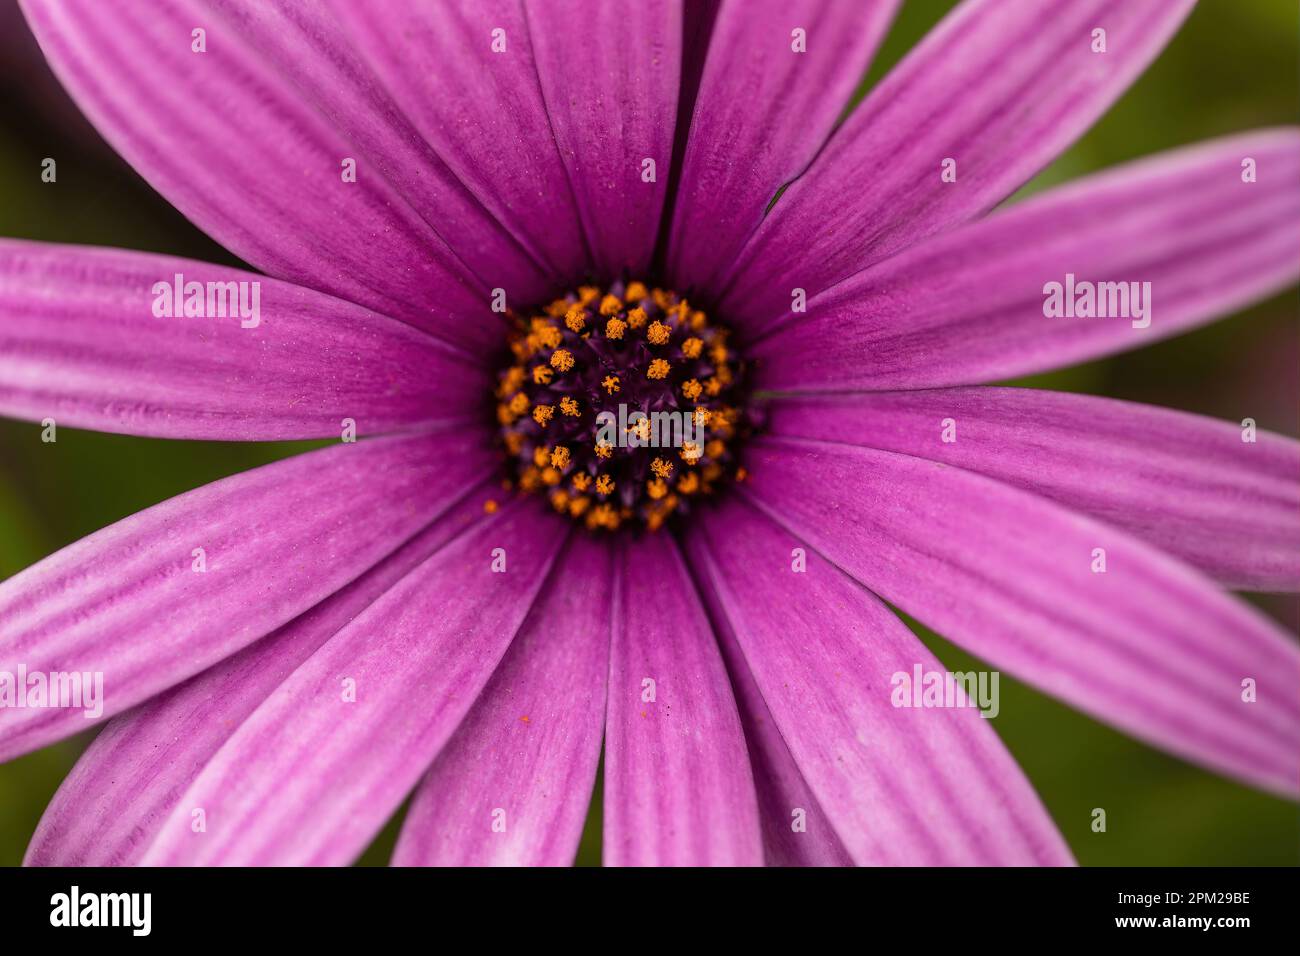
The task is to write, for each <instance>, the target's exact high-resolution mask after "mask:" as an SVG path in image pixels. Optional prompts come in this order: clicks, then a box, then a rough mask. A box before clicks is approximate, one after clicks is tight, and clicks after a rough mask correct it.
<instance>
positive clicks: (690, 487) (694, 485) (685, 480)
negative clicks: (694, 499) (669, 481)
mask: <svg viewBox="0 0 1300 956" xmlns="http://www.w3.org/2000/svg"><path fill="white" fill-rule="evenodd" d="M677 490H678V491H680V492H681V493H682V494H684V495H693V494H695V492H697V491H699V490H700V476H699V475H697V474H696V473H695V472H693V471H688V472H687V473H686V474H685V475H684V476H683V477H682V479H681V481H679V482H677Z"/></svg>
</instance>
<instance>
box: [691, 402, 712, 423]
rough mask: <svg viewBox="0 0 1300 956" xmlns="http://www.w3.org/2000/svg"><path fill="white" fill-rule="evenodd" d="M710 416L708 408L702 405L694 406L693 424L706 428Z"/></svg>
mask: <svg viewBox="0 0 1300 956" xmlns="http://www.w3.org/2000/svg"><path fill="white" fill-rule="evenodd" d="M712 417H713V416H712V415H711V414H710V413H709V410H708V409H707V408H705V407H704V406H703V405H696V406H695V424H696V425H697V426H698V427H700V428H707V427H708V426H709V419H710V418H712Z"/></svg>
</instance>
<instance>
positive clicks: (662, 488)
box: [645, 478, 668, 499]
mask: <svg viewBox="0 0 1300 956" xmlns="http://www.w3.org/2000/svg"><path fill="white" fill-rule="evenodd" d="M645 490H646V492H647V493H649V495H650V497H651V498H655V499H658V498H662V497H663V496H664V495H666V494H668V484H667V482H665V481H664V480H663V479H662V478H655V479H652V480H651V481H648V482H646V486H645Z"/></svg>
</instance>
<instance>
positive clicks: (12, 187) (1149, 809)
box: [0, 0, 1300, 865]
mask: <svg viewBox="0 0 1300 956" xmlns="http://www.w3.org/2000/svg"><path fill="white" fill-rule="evenodd" d="M845 2H853V0H845ZM952 5H953V4H952V3H950V2H942V0H911V2H909V3H906V4H905V5H904V9H903V11H902V13H901V14H900V15H899V18H898V20H897V21H896V23H895V25H894V28H893V30H892V32H891V34H890V36H889V38H888V39H887V41H886V43H885V46H884V48H883V51H882V53H881V55H880V56H879V57H878V58H877V60H876V62H875V63H874V64H873V65H872V68H871V70H870V72H869V73H868V75H867V76H866V77H864V79H863V84H862V88H861V90H860V91H859V94H861V93H862V92H865V91H866V90H867V89H869V88H870V87H871V85H872V84H874V83H875V82H876V81H877V80H878V79H879V78H880V76H881V75H882V73H883V71H884V70H885V69H886V68H887V67H888V66H889V65H891V64H893V63H895V62H897V60H898V59H899V58H900V57H901V56H902V55H903V54H904V53H905V52H906V51H907V50H908V49H909V48H910V47H911V46H912V45H913V44H914V43H915V42H916V41H917V39H918V38H919V37H920V36H922V35H923V34H924V32H925V31H926V30H927V29H928V28H929V27H930V26H932V25H933V24H934V23H935V22H936V21H937V20H938V19H939V18H940V17H941V16H942V15H943V14H944V12H946V10H947V9H948V8H949V7H951V6H952ZM30 44H31V41H30V37H28V36H27V35H26V33H25V28H24V27H23V26H22V25H21V21H20V20H18V19H16V17H15V11H14V4H13V0H0V104H3V105H2V106H0V236H17V237H22V238H30V239H42V240H50V241H57V242H71V243H89V244H101V245H109V246H120V247H127V248H135V249H145V250H150V251H154V252H162V253H171V254H175V255H182V256H191V257H194V258H199V259H205V260H208V261H213V262H223V263H229V264H239V263H238V260H236V259H235V258H233V257H232V256H231V255H229V254H228V253H226V252H225V251H224V250H222V249H221V248H220V247H219V246H217V245H216V244H215V243H214V242H212V241H211V240H210V239H208V238H207V237H206V236H204V235H203V234H202V233H200V232H199V231H198V230H197V229H195V228H194V227H193V226H191V225H189V224H188V223H187V222H186V220H185V219H184V218H183V217H182V216H181V215H180V214H179V213H177V212H175V211H174V210H173V209H171V207H170V206H168V205H167V204H166V202H164V201H163V200H162V199H161V198H159V197H158V196H157V195H156V194H154V193H153V192H152V190H150V188H149V187H148V186H147V185H146V184H145V183H144V182H143V181H142V180H141V179H139V177H137V176H136V175H135V174H134V173H132V172H131V171H130V170H129V169H128V168H127V167H126V166H125V165H124V164H123V163H122V162H121V161H120V160H118V159H117V158H116V157H115V156H114V155H113V153H112V151H111V150H110V149H109V148H108V147H107V146H105V145H104V144H103V143H102V141H100V140H99V139H98V137H97V136H96V135H95V134H94V132H93V131H92V130H91V129H90V128H89V126H88V125H86V124H85V122H84V120H82V119H81V118H80V116H79V115H78V113H77V112H76V109H75V108H74V107H72V106H71V104H69V103H67V102H66V100H64V99H63V98H62V94H61V93H60V92H59V91H58V88H57V85H56V84H55V83H54V81H53V79H52V78H51V77H50V76H49V75H48V73H46V72H45V70H44V68H43V66H42V65H41V63H40V61H39V58H38V57H36V56H35V55H34V51H33V49H32V47H31V45H30ZM1298 50H1300V8H1298V6H1297V4H1296V3H1294V2H1291V0H1240V2H1238V0H1202V3H1201V4H1200V6H1199V7H1198V8H1197V10H1196V11H1195V12H1194V13H1193V14H1192V16H1191V18H1190V19H1189V20H1188V22H1187V24H1186V25H1185V26H1184V28H1183V30H1182V31H1181V33H1180V34H1179V35H1178V36H1177V37H1176V38H1175V39H1174V41H1173V43H1172V44H1171V45H1170V47H1169V48H1168V49H1167V50H1166V51H1165V53H1164V54H1163V55H1162V56H1161V57H1160V59H1159V60H1158V61H1157V62H1156V63H1155V64H1154V66H1152V68H1151V69H1150V70H1149V71H1148V72H1147V73H1146V75H1145V76H1143V77H1142V78H1141V79H1140V80H1139V81H1138V82H1137V83H1136V84H1135V85H1134V86H1133V88H1132V89H1131V90H1130V91H1129V92H1128V93H1127V94H1126V95H1125V96H1124V97H1123V98H1122V99H1121V100H1120V101H1119V103H1118V104H1117V105H1116V106H1115V107H1114V108H1113V109H1112V110H1111V111H1110V113H1109V114H1108V115H1107V116H1106V117H1105V118H1103V119H1102V120H1101V121H1100V122H1099V123H1098V124H1097V125H1096V126H1095V127H1094V128H1093V129H1092V130H1091V131H1090V132H1089V133H1088V134H1087V135H1085V136H1084V137H1083V139H1082V140H1081V141H1080V142H1079V143H1078V144H1076V145H1075V146H1074V147H1073V148H1072V149H1071V150H1070V151H1069V152H1068V153H1066V154H1065V155H1064V156H1062V157H1061V158H1060V159H1059V160H1058V161H1057V162H1056V163H1055V164H1053V165H1052V166H1051V167H1050V168H1049V169H1047V170H1046V171H1044V172H1043V173H1042V174H1041V175H1040V176H1039V177H1038V178H1037V179H1035V180H1034V182H1032V183H1031V184H1029V186H1027V187H1026V189H1025V190H1024V192H1032V191H1035V190H1038V189H1042V188H1044V187H1045V186H1050V185H1054V184H1056V183H1059V182H1062V181H1064V180H1068V179H1072V178H1074V177H1076V176H1079V175H1083V174H1086V173H1089V172H1092V171H1094V170H1097V169H1100V168H1102V167H1105V166H1109V165H1112V164H1114V163H1118V162H1122V161H1125V160H1128V159H1132V158H1135V157H1138V156H1142V155H1145V154H1148V153H1152V152H1156V151H1159V150H1162V149H1167V148H1170V147H1174V146H1178V145H1181V144H1183V143H1188V142H1193V141H1196V140H1199V139H1203V138H1207V137H1211V136H1218V135H1223V134H1227V133H1232V132H1235V131H1239V130H1245V129H1249V128H1252V127H1257V126H1265V125H1275V124H1280V123H1295V122H1297V120H1298V119H1300V92H1298V91H1300V85H1298V79H1297V78H1298V76H1300V54H1298ZM46 156H53V157H55V158H56V159H57V160H58V183H57V184H56V185H46V184H42V183H41V182H40V180H39V172H40V163H41V160H42V159H43V158H44V157H46ZM1298 347H1300V323H1298V322H1297V292H1296V290H1295V289H1292V290H1290V291H1289V292H1287V293H1286V294H1285V295H1280V296H1277V297H1275V298H1273V299H1271V300H1269V301H1267V302H1264V303H1261V304H1260V305H1257V306H1256V307H1254V308H1252V309H1249V310H1247V311H1245V312H1242V313H1240V314H1238V315H1236V316H1233V317H1231V318H1228V319H1225V320H1224V321H1222V322H1220V323H1218V324H1216V325H1214V326H1211V327H1209V328H1206V329H1202V330H1200V331H1198V332H1194V333H1192V334H1190V335H1186V336H1183V337H1181V338H1178V339H1175V340H1173V341H1168V342H1164V343H1160V344H1157V345H1155V346H1152V347H1150V348H1147V349H1145V350H1143V351H1141V352H1136V353H1131V354H1128V355H1123V356H1119V357H1116V358H1112V359H1107V360H1105V361H1102V362H1096V363H1092V364H1089V365H1085V366H1081V367H1079V368H1075V369H1071V370H1068V371H1065V372H1060V373H1055V374H1052V375H1048V376H1039V377H1037V378H1034V379H1032V380H1026V382H1023V383H1019V384H1034V385H1040V386H1043V387H1050V388H1056V389H1062V390H1069V391H1086V392H1092V393H1097V394H1104V395H1111V396H1115V397H1119V398H1126V399H1131V400H1135V401H1143V402H1150V403H1152V404H1157V405H1166V406H1171V407H1177V408H1184V409H1187V410H1190V411H1195V412H1200V413H1202V414H1206V415H1213V416H1216V417H1220V418H1225V419H1230V420H1234V421H1240V420H1241V419H1242V418H1243V417H1246V416H1250V417H1253V418H1255V419H1256V421H1258V422H1259V424H1260V426H1261V427H1263V428H1268V429H1271V430H1273V431H1277V432H1281V433H1284V434H1288V435H1297V434H1300V421H1298V416H1300V366H1298V364H1297V355H1298V354H1300V352H1298ZM301 447H304V446H299V445H291V444H245V445H240V444H225V443H210V442H179V441H161V440H153V439H141V438H127V437H122V436H115V435H99V434H94V433H91V432H82V431H75V430H72V429H63V428H61V429H60V430H59V440H58V442H57V443H56V444H43V443H42V442H41V441H40V434H39V427H38V426H36V425H32V424H22V423H16V422H11V421H7V420H2V419H0V579H3V578H6V577H8V576H10V575H12V574H14V573H16V572H17V571H19V570H21V569H22V568H24V567H26V566H27V565H29V564H32V563H34V562H35V561H37V560H39V559H41V558H42V557H44V556H46V555H48V554H50V553H52V552H53V551H56V550H57V549H59V548H61V547H63V546H64V545H67V544H69V543H71V542H73V541H75V540H77V539H78V538H80V537H82V536H84V535H87V534H89V533H91V532H93V531H95V530H97V529H99V528H102V527H104V526H105V525H108V524H110V523H112V522H114V521H117V520H118V519H120V518H123V517H126V516H127V515H129V514H131V513H133V512H135V511H138V510H140V509H142V508H145V507H148V506H149V505H152V504H155V503H157V502H159V501H162V500H163V499H165V498H169V497H171V496H173V495H176V494H179V493H181V492H183V491H186V490H189V489H191V488H194V487H197V486H199V485H201V484H204V483H206V482H209V481H213V480H215V479H217V478H221V477H224V476H226V475H230V474H233V473H235V472H239V471H243V470H245V469H247V468H250V467H253V466H256V465H260V464H264V463H266V462H269V461H272V460H275V459H277V458H281V457H284V456H285V455H288V454H291V453H294V452H295V451H298V450H300V448H301ZM1252 600H1255V601H1256V602H1257V603H1258V604H1260V606H1262V607H1263V608H1264V609H1265V610H1266V611H1267V612H1268V613H1269V614H1272V615H1273V616H1275V617H1277V618H1278V619H1280V620H1282V621H1283V622H1285V624H1286V626H1287V627H1288V629H1289V630H1290V631H1291V632H1292V633H1295V632H1296V630H1297V627H1298V626H1300V599H1297V598H1292V597H1273V596H1266V597H1257V598H1252ZM918 633H920V634H921V635H922V636H923V638H924V639H925V640H926V641H927V643H929V644H930V646H931V648H932V649H933V650H934V651H935V652H936V653H937V654H938V656H939V657H940V659H941V660H943V661H944V662H945V664H946V665H947V666H949V667H950V668H953V669H961V670H966V669H970V668H972V667H975V666H979V665H978V664H977V663H976V662H974V661H973V660H972V659H971V658H969V657H968V656H967V655H965V654H963V653H962V652H960V651H958V650H956V649H955V648H953V647H952V646H951V645H949V644H947V643H946V642H944V641H942V640H941V639H939V638H937V637H935V636H934V635H932V634H929V633H928V632H926V631H924V629H921V628H918ZM994 723H995V726H996V728H997V730H998V732H999V733H1000V734H1001V735H1002V738H1003V739H1004V740H1005V741H1006V743H1007V745H1008V747H1010V749H1011V751H1012V752H1013V753H1014V754H1015V756H1016V758H1017V759H1018V760H1019V761H1020V763H1021V764H1022V765H1023V767H1024V768H1025V770H1026V772H1027V773H1028V775H1029V777H1030V779H1031V780H1032V781H1033V783H1034V784H1035V786H1036V787H1037V789H1038V792H1039V793H1040V794H1041V795H1042V798H1043V800H1044V802H1045V803H1046V804H1047V807H1048V809H1049V810H1050V811H1051V814H1052V816H1053V818H1054V819H1055V820H1056V823H1057V825H1058V826H1059V827H1060V828H1061V831H1062V832H1063V833H1064V835H1065V837H1066V839H1067V840H1068V842H1069V844H1070V846H1071V847H1072V849H1073V850H1074V853H1075V855H1076V856H1077V857H1078V859H1079V861H1080V862H1081V863H1084V864H1099V865H1138V864H1148V865H1187V864H1209V865H1219V864H1289V865H1294V864H1295V863H1296V862H1297V860H1298V853H1300V818H1298V817H1297V812H1296V807H1295V805H1293V804H1290V803H1287V802H1285V801H1282V800H1278V799H1275V798H1272V797H1268V796H1264V795H1261V794H1259V793H1255V792H1252V791H1251V790H1248V789H1246V788H1244V787H1241V786H1238V785H1237V784H1234V783H1230V782H1227V781H1224V780H1221V779H1219V778H1216V777H1214V776H1212V775H1210V774H1208V773H1205V772H1202V771H1200V770H1198V769H1196V768H1193V767H1191V766H1189V765H1187V764H1185V763H1182V762H1181V761H1178V760H1175V759H1173V758H1171V757H1167V756H1165V755H1163V754H1161V753H1158V752H1156V751H1154V750H1151V749H1150V748H1148V747H1145V746H1143V745H1142V744H1139V743H1136V742H1134V741H1132V740H1129V739H1128V738H1126V737H1123V736H1121V735H1120V734H1118V733H1115V732H1114V731H1112V730H1110V729H1108V728H1106V727H1103V726H1101V725H1099V724H1097V723H1096V722H1094V721H1092V720H1090V719H1088V718H1086V717H1083V716H1081V715H1079V714H1077V713H1075V712H1073V711H1071V710H1070V709H1068V708H1066V707H1064V706H1062V705H1061V704H1058V703H1056V702H1055V701H1052V700H1050V699H1048V698H1046V697H1044V696H1042V695H1041V694H1038V693H1036V692H1034V691H1032V690H1030V689H1028V688H1026V687H1024V686H1022V685H1020V684H1017V683H1015V682H1013V681H1011V680H1009V679H1008V678H1007V677H1006V675H1003V680H1002V711H1001V714H1000V716H999V717H998V718H997V719H996V721H995V722H994ZM89 738H90V735H89V734H87V735H83V737H82V738H80V739H76V740H72V741H67V742H64V743H61V744H58V745H56V746H53V747H49V748H47V749H45V750H42V751H40V752H38V753H35V754H31V755H29V756H26V757H23V758H21V759H19V760H16V761H13V762H11V763H9V764H5V765H0V864H2V865H15V864H17V863H19V862H20V861H21V859H22V854H23V851H24V849H25V847H26V844H27V841H28V839H29V838H30V836H31V833H32V831H33V830H34V828H35V826H36V823H37V821H38V820H39V819H40V815H41V812H42V810H43V808H44V807H45V805H46V803H47V802H48V800H49V798H50V796H51V795H52V794H53V793H54V791H55V789H56V788H57V787H58V785H59V782H60V781H61V779H62V778H63V776H64V775H65V774H66V773H67V771H68V769H69V768H70V767H71V766H72V764H73V762H74V761H75V760H76V758H77V755H78V754H79V753H80V751H81V750H82V748H83V747H84V746H85V745H86V743H87V742H88V740H89ZM1093 807H1104V808H1106V811H1107V817H1108V830H1107V832H1106V833H1104V834H1096V833H1092V832H1091V829H1090V827H1089V823H1090V821H1091V816H1090V813H1091V810H1092V808H1093ZM599 808H600V800H599V790H598V791H597V798H596V800H595V801H594V804H593V811H592V815H591V819H589V821H588V825H587V830H586V835H585V836H584V840H583V845H582V848H581V850H580V852H579V863H581V864H589V865H590V864H597V863H598V862H599V859H600V842H599V834H600V810H599ZM399 816H400V814H399ZM396 823H397V821H396V820H394V821H393V822H392V823H390V825H389V826H388V827H387V828H386V829H385V831H384V833H383V834H382V835H381V836H380V837H379V838H378V839H377V840H376V842H375V845H374V846H372V847H371V849H370V850H369V851H367V853H366V854H365V856H364V857H363V859H362V861H361V862H362V864H382V863H383V862H384V861H385V860H386V858H387V853H388V850H389V848H390V847H391V845H392V841H393V839H394V836H395V832H396Z"/></svg>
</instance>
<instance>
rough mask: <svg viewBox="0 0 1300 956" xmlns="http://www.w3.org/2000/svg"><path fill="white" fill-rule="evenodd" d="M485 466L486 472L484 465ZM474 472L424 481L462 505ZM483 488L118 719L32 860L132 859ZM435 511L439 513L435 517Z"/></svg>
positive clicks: (40, 831) (74, 778)
mask: <svg viewBox="0 0 1300 956" xmlns="http://www.w3.org/2000/svg"><path fill="white" fill-rule="evenodd" d="M478 468H479V471H480V473H482V472H483V471H484V469H483V465H482V462H479V464H478ZM476 477H483V474H480V475H478V476H476V475H475V473H474V469H473V467H472V466H471V464H470V463H469V462H464V461H461V460H458V459H453V460H452V461H450V462H448V463H446V464H445V465H444V466H443V467H441V468H439V469H437V470H435V471H433V472H432V473H431V474H430V475H429V478H428V480H429V481H430V482H431V483H432V484H433V485H434V486H435V488H434V489H432V490H436V491H440V492H441V493H442V494H444V495H446V496H447V497H446V503H450V502H452V501H453V500H454V497H455V495H456V494H458V493H459V492H460V489H461V488H462V487H464V486H465V485H467V484H468V485H473V484H474V483H475V480H476ZM484 496H485V492H484V490H483V488H482V487H480V490H479V491H478V492H476V493H475V494H473V495H471V496H470V497H469V499H467V500H465V501H463V502H460V503H458V504H456V505H455V506H454V507H452V508H451V509H450V510H449V511H448V512H446V513H445V514H443V515H441V516H438V517H437V520H434V521H433V522H432V523H431V524H430V525H429V527H428V528H426V529H425V530H424V531H422V532H420V533H419V534H418V535H416V536H415V537H414V538H412V539H411V540H410V541H409V542H407V543H406V544H404V545H403V546H402V547H401V548H399V549H398V550H397V551H395V552H394V553H393V554H392V555H390V556H389V557H387V558H385V559H384V560H383V561H382V562H380V563H379V564H377V565H376V566H375V567H374V568H372V569H371V570H369V571H367V572H366V573H365V574H364V575H362V576H361V577H360V578H358V579H357V580H356V581H354V582H352V583H351V584H349V585H348V586H347V587H345V588H343V589H342V590H341V591H339V592H337V593H336V594H333V595H331V596H330V597H328V598H326V599H325V600H324V601H322V602H321V603H320V604H317V605H316V606H315V607H313V608H312V609H311V610H309V611H307V612H306V613H305V614H301V615H299V616H298V617H296V618H294V619H293V620H292V621H290V622H289V623H288V624H286V625H285V626H284V627H282V628H280V629H279V630H277V631H276V632H275V633H274V634H270V635H268V636H267V637H265V638H263V639H262V640H260V641H258V642H257V643H256V644H253V645H252V646H250V647H247V648H245V649H244V650H242V651H240V652H239V653H238V654H235V655H234V656H232V657H228V658H226V659H225V660H224V661H222V662H221V663H219V664H217V665H216V666H214V667H211V668H209V669H208V670H206V671H204V672H203V673H202V674H199V675H197V676H196V677H193V678H191V679H190V680H188V681H186V682H185V683H184V684H182V685H180V686H179V687H176V688H173V689H172V690H169V691H167V692H165V693H163V694H159V695H158V696H157V697H154V698H152V699H151V700H148V701H146V702H145V703H143V704H141V705H140V706H139V707H136V708H135V709H134V710H131V711H129V712H127V713H125V714H123V715H121V716H120V717H118V718H116V719H115V720H113V721H111V722H110V723H109V724H108V726H106V727H105V728H104V730H103V731H102V732H101V733H100V734H99V736H97V737H96V738H95V740H94V742H93V743H92V744H91V745H90V747H89V748H88V749H87V750H86V752H85V753H84V754H83V755H82V757H81V759H80V760H78V761H77V764H76V766H75V767H73V768H72V772H71V773H70V774H69V775H68V777H67V779H65V780H64V781H63V785H62V786H60V787H59V791H58V793H56V794H55V795H54V799H53V800H51V801H50V805H49V806H48V807H47V808H46V810H45V815H44V816H43V817H41V822H40V825H39V826H38V827H37V828H36V833H35V835H34V836H33V837H32V842H31V845H30V846H28V848H27V857H26V859H25V861H24V863H25V864H26V865H28V866H125V865H131V864H134V863H136V862H137V861H138V860H139V858H140V857H141V855H143V854H144V852H145V851H146V850H147V849H148V848H149V845H150V843H151V842H152V841H153V839H154V837H156V836H157V834H158V829H159V827H160V826H161V825H162V823H163V821H164V820H166V819H167V816H168V814H170V813H171V812H172V810H173V809H174V808H175V806H176V800H177V798H178V797H180V795H181V794H182V793H184V792H185V790H186V788H187V787H188V786H189V785H190V783H191V782H192V781H193V780H194V778H195V777H197V776H198V775H199V773H200V771H202V770H203V768H204V766H206V765H207V763H208V761H209V760H210V759H211V758H212V756H213V754H215V753H216V752H217V751H218V750H219V749H220V747H221V745H222V744H224V743H225V742H226V740H227V738H229V737H230V735H231V733H233V732H234V730H235V728H236V727H238V726H239V725H240V724H241V723H243V721H244V720H245V718H247V717H248V715H249V714H251V713H252V712H253V711H254V710H256V709H257V707H258V706H259V705H260V704H261V703H262V702H263V701H264V700H266V698H267V697H268V696H270V694H271V693H272V692H273V691H274V690H275V689H276V688H277V687H278V686H280V684H281V683H282V682H283V681H284V680H285V678H287V677H288V676H289V675H290V674H291V673H292V672H293V671H294V669H295V668H297V667H298V666H299V665H300V664H301V663H302V662H303V661H305V660H306V659H307V658H309V657H310V656H311V655H312V654H313V653H314V652H315V651H316V650H317V649H318V648H319V647H320V646H321V645H322V644H324V643H325V641H327V640H328V639H329V638H330V637H332V636H333V635H334V634H336V633H337V632H338V631H339V630H341V629H342V628H343V627H345V626H347V624H348V623H349V622H351V621H352V619H353V618H355V617H356V616H357V615H358V614H360V613H361V612H362V611H363V610H365V609H366V608H367V607H369V606H370V605H371V604H373V603H374V602H375V601H376V600H378V599H379V598H380V597H381V596H382V595H383V594H384V593H385V592H387V591H388V589H389V588H390V587H392V586H393V585H394V584H395V583H396V582H397V581H398V580H400V579H401V578H402V577H403V576H404V575H405V574H406V573H407V572H408V571H410V570H411V569H412V568H414V567H415V566H416V565H417V564H419V563H420V562H421V561H423V560H424V559H425V558H427V557H428V556H429V555H431V554H433V553H435V552H436V551H437V550H438V549H439V548H441V547H442V546H443V545H445V544H446V543H447V541H449V540H451V539H452V538H454V537H456V536H457V535H458V534H460V533H461V532H462V531H464V530H465V529H466V528H467V527H468V526H470V525H471V524H474V523H476V522H477V521H478V520H480V519H481V517H482V515H483V499H484ZM431 517H432V516H431Z"/></svg>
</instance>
